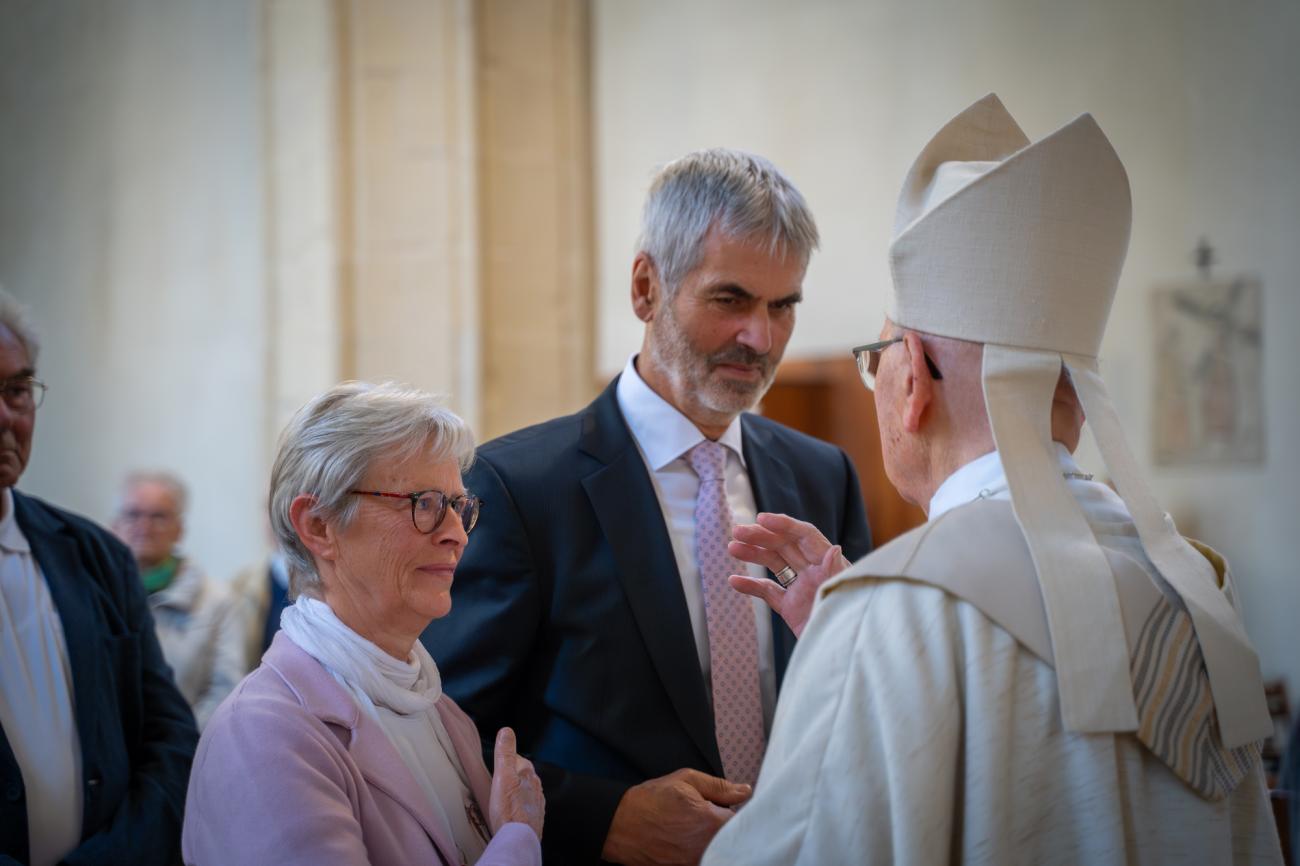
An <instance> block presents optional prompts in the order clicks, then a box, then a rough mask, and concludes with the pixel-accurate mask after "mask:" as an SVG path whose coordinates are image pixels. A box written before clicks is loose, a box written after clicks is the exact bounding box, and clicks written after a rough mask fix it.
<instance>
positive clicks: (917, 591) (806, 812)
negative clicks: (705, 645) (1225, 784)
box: [703, 480, 1282, 866]
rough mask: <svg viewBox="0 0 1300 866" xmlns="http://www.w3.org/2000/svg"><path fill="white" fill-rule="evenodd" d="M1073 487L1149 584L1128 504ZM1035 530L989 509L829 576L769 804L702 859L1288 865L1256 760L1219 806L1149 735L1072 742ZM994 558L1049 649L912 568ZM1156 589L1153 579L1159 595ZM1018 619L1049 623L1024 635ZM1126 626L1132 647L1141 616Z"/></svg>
mask: <svg viewBox="0 0 1300 866" xmlns="http://www.w3.org/2000/svg"><path fill="white" fill-rule="evenodd" d="M1069 488H1070V491H1071V493H1072V494H1074V495H1075V497H1076V498H1077V499H1078V500H1079V501H1080V504H1081V505H1082V507H1083V509H1084V512H1085V514H1086V515H1087V518H1088V522H1089V525H1090V526H1091V527H1092V528H1093V531H1094V533H1095V534H1096V535H1097V537H1098V541H1099V542H1100V543H1101V545H1102V547H1103V548H1104V549H1105V550H1106V551H1107V555H1108V557H1110V558H1111V561H1112V562H1113V563H1120V562H1122V563H1124V564H1125V565H1124V568H1125V569H1127V570H1128V572H1129V573H1130V574H1133V573H1135V574H1137V575H1138V577H1139V578H1141V575H1142V572H1143V571H1145V572H1146V573H1148V574H1150V573H1152V571H1153V570H1152V568H1151V565H1150V563H1149V561H1148V560H1147V559H1146V557H1145V555H1144V554H1143V552H1142V547H1141V544H1140V543H1139V542H1138V539H1137V536H1136V532H1135V531H1134V529H1133V527H1132V524H1131V522H1130V521H1128V520H1127V510H1126V509H1125V508H1124V504H1123V502H1122V501H1121V500H1119V498H1118V497H1116V496H1114V495H1113V493H1111V491H1110V490H1109V489H1108V488H1106V487H1104V486H1103V485H1100V484H1095V483H1092V482H1090V481H1083V480H1074V481H1071V482H1070V484H1069ZM986 493H987V494H989V495H986V496H985V497H984V498H988V499H996V498H998V496H999V494H1001V491H999V490H989V491H986ZM1003 495H1004V494H1003ZM940 529H941V530H942V531H936V530H940ZM991 530H992V531H991ZM1020 538H1021V535H1020V530H1019V528H1018V527H1017V525H1016V523H1015V516H1014V513H1013V512H1012V509H1011V507H1010V505H1009V503H1005V502H996V501H977V502H973V503H970V504H967V505H962V506H960V507H957V508H954V509H952V510H951V511H950V512H948V513H946V514H944V515H942V517H940V518H939V519H937V520H932V521H930V522H929V523H927V524H925V525H924V526H922V527H919V528H918V529H916V530H913V531H912V532H911V533H908V534H907V535H904V536H902V537H900V538H898V539H896V540H895V541H894V542H891V543H890V544H888V545H886V546H885V547H882V548H880V549H879V550H877V551H876V552H874V553H872V554H871V555H870V556H868V557H865V558H864V559H862V560H860V561H859V562H858V563H856V564H855V565H854V566H853V567H852V568H850V569H848V570H847V571H846V572H844V573H843V574H841V575H837V576H836V577H835V578H833V579H832V580H831V581H828V582H827V584H826V586H825V587H823V590H822V593H821V597H820V599H819V601H818V602H817V604H816V606H815V608H814V611H813V614H812V617H811V619H810V621H809V623H808V626H807V628H806V629H805V631H804V634H803V637H802V638H801V639H800V641H799V644H798V647H797V648H796V650H795V653H794V656H793V657H792V659H791V662H790V668H789V670H788V671H787V673H786V677H785V682H784V686H783V690H782V693H781V699H780V702H779V704H778V707H777V714H776V720H775V724H774V730H773V733H772V737H771V739H770V741H769V745H768V751H767V754H766V757H765V759H764V763H763V768H762V772H761V774H760V775H759V779H758V784H757V785H756V789H755V794H754V797H753V799H752V800H751V801H750V802H749V803H748V804H746V805H745V806H743V807H742V808H741V809H740V811H739V812H738V814H737V815H736V816H735V818H733V819H732V820H731V821H729V822H728V823H727V824H726V825H724V827H723V828H722V830H721V831H720V832H719V834H718V835H717V837H716V838H715V839H714V842H713V844H712V845H711V846H710V847H709V849H708V852H707V853H706V855H705V857H704V861H703V863H704V864H705V866H719V864H750V866H756V864H774V866H775V864H782V866H788V864H806V866H835V864H868V863H879V864H892V863H897V864H930V863H936V864H937V863H958V862H960V863H988V864H1018V863H1025V864H1094V863H1102V864H1111V863H1125V864H1159V863H1169V864H1185V863H1215V864H1221V863H1224V864H1226V863H1240V864H1245V863H1251V864H1255V863H1281V862H1282V860H1281V851H1280V848H1279V845H1278V839H1277V832H1276V829H1275V827H1274V824H1273V818H1272V814H1271V811H1270V804H1269V799H1268V794H1267V792H1266V791H1265V789H1264V784H1263V776H1262V771H1261V769H1260V766H1259V763H1258V760H1257V759H1256V760H1255V761H1254V764H1253V767H1251V769H1250V770H1249V772H1247V773H1246V775H1245V777H1244V779H1242V780H1241V781H1240V783H1239V784H1238V785H1237V786H1236V788H1235V789H1234V790H1233V791H1232V793H1231V794H1229V795H1228V796H1226V797H1223V798H1221V799H1218V800H1212V799H1207V798H1203V797H1202V796H1201V794H1198V793H1197V792H1196V791H1195V790H1193V789H1192V787H1190V786H1189V785H1187V784H1186V783H1184V781H1183V780H1182V779H1180V778H1179V777H1178V776H1177V775H1175V773H1174V772H1173V771H1172V770H1170V768H1169V767H1168V766H1166V764H1165V763H1163V762H1162V761H1161V760H1160V759H1159V758H1157V757H1156V756H1155V755H1154V754H1153V753H1152V752H1150V751H1149V750H1148V749H1147V748H1146V747H1144V746H1143V745H1142V744H1141V743H1140V742H1139V740H1138V738H1137V737H1136V736H1135V735H1134V734H1072V733H1067V732H1065V731H1064V729H1063V727H1062V723H1061V710H1060V696H1059V693H1058V686H1057V679H1056V674H1055V671H1054V670H1053V668H1052V666H1051V664H1050V663H1049V661H1045V660H1044V655H1046V657H1047V658H1048V659H1050V658H1051V650H1050V641H1049V640H1048V639H1047V631H1046V627H1045V619H1044V618H1043V615H1042V613H1041V610H1042V602H1041V598H1040V597H1038V595H1037V593H1036V592H1035V591H1034V590H1035V588H1036V586H1037V578H1036V576H1035V575H1034V571H1033V564H1032V560H1031V559H1030V558H1029V554H1028V551H1027V550H1026V549H1024V543H1023V540H1017V539H1020ZM991 539H992V540H991ZM1007 539H1010V542H1009V543H1008V542H1007ZM1016 545H1018V546H1019V547H1018V548H1017V550H1016V552H1015V553H1014V554H1012V553H1009V552H1008V551H1009V550H1010V549H1011V548H1012V547H1016ZM995 547H996V549H994V548H995ZM980 560H995V561H996V562H997V563H998V564H997V567H996V568H995V569H994V570H993V571H992V574H993V575H994V577H993V578H992V579H993V580H998V579H999V578H998V577H997V575H999V574H1000V573H1001V572H999V571H998V569H1000V568H1002V567H1003V565H1002V563H1003V562H1010V563H1013V564H1014V568H1016V569H1018V570H1019V571H1022V572H1025V573H1023V574H1021V573H1016V574H1014V575H1013V574H1008V576H1007V580H1006V584H1005V585H1008V586H1016V587H1019V589H1017V590H1016V591H1014V592H1010V593H1005V594H1004V596H1003V597H1002V598H1000V599H999V598H996V597H995V598H993V602H994V603H993V604H991V605H988V606H989V607H990V608H991V609H994V610H995V613H997V614H998V615H999V616H1000V618H1001V619H1003V620H1004V621H1005V622H1006V623H1007V624H1009V625H1010V627H1011V628H1013V629H1014V630H1015V631H1017V633H1020V634H1021V637H1022V638H1025V639H1027V640H1029V642H1030V643H1031V644H1032V645H1034V646H1036V647H1037V648H1038V652H1037V653H1035V652H1034V651H1032V650H1031V649H1030V648H1029V647H1028V646H1027V644H1026V643H1025V642H1024V640H1018V639H1017V638H1016V637H1013V636H1012V632H1011V631H1009V630H1008V628H1006V627H1004V626H1003V625H1001V624H999V623H998V622H997V621H995V619H994V618H991V617H990V616H989V615H986V613H985V612H982V611H981V610H980V609H977V608H976V607H975V606H974V605H972V604H971V603H969V602H967V601H964V600H962V599H961V598H960V597H958V595H956V594H954V593H952V592H950V591H947V590H945V589H943V588H940V587H939V586H937V585H935V581H927V580H925V579H924V576H923V577H922V578H921V579H908V577H903V576H901V575H909V576H910V574H911V572H910V571H909V569H913V568H916V569H920V570H925V569H930V570H931V573H932V572H933V571H934V570H935V568H936V565H935V563H939V565H940V568H939V570H943V569H944V568H946V569H947V571H948V573H950V574H958V575H960V574H962V573H967V572H969V573H973V572H976V571H979V570H980V568H979V567H977V566H976V565H975V563H977V562H978V561H980ZM921 563H926V565H924V566H922V565H921ZM877 566H879V567H877ZM882 574H883V575H889V576H890V577H887V578H885V579H880V578H879V577H876V575H882ZM981 579H985V578H981ZM940 582H942V581H940ZM954 582H955V583H960V582H961V578H960V577H959V578H957V580H956V581H954ZM1117 582H1118V576H1117ZM1139 582H1141V581H1139ZM1160 583H1162V581H1159V580H1151V581H1149V582H1148V585H1147V587H1146V588H1145V590H1143V591H1144V592H1146V593H1148V594H1151V597H1150V598H1147V601H1148V602H1149V601H1151V599H1152V598H1155V599H1158V598H1159V595H1158V594H1154V593H1155V592H1158V591H1163V590H1153V588H1155V587H1158V586H1159V584H1160ZM1026 588H1027V590H1026ZM1138 594H1139V595H1141V594H1142V592H1139V593H1138ZM995 595H996V594H995ZM1121 595H1123V587H1121ZM1126 598H1127V597H1126ZM1017 610H1019V612H1020V614H1023V613H1024V611H1026V610H1032V611H1033V616H1030V617H1027V618H1026V617H1023V616H1021V617H1020V618H1021V619H1022V620H1026V619H1027V620H1033V621H1032V622H1028V625H1027V626H1025V627H1023V628H1022V627H1020V625H1013V624H1011V623H1012V620H1014V619H1016V618H1017V616H1018V615H1019V614H1017ZM1004 614H1005V615H1004ZM1125 616H1126V619H1128V618H1130V617H1131V616H1132V615H1131V612H1130V607H1129V606H1127V602H1126V607H1125ZM1023 624H1024V623H1021V625H1023ZM1140 624H1141V623H1137V624H1136V625H1140ZM1126 632H1128V633H1129V636H1130V643H1131V644H1132V634H1133V632H1134V624H1132V623H1129V624H1127V627H1126Z"/></svg>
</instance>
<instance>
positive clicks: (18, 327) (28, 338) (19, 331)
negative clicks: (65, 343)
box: [0, 288, 41, 370]
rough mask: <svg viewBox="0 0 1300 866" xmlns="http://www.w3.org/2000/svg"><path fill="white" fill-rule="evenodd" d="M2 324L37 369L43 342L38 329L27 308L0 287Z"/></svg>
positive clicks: (30, 363)
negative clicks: (28, 314)
mask: <svg viewBox="0 0 1300 866" xmlns="http://www.w3.org/2000/svg"><path fill="white" fill-rule="evenodd" d="M0 325H4V326H5V327H6V328H8V329H9V330H10V331H11V332H12V333H13V335H14V336H15V337H17V338H18V342H20V343H22V344H23V350H24V351H26V352H27V363H28V365H30V366H31V368H32V369H33V370H35V369H36V356H37V355H39V354H40V353H41V343H40V340H39V339H37V337H36V330H35V329H34V328H33V327H32V325H31V322H30V320H29V319H28V317H27V308H26V307H24V306H23V305H22V304H21V303H19V302H18V299H17V298H15V297H14V296H13V295H11V294H9V293H8V292H6V291H5V290H4V289H3V288H0Z"/></svg>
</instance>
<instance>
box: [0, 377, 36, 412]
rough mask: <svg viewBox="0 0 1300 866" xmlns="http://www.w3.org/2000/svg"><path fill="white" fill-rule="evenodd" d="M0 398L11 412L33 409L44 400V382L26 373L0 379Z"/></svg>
mask: <svg viewBox="0 0 1300 866" xmlns="http://www.w3.org/2000/svg"><path fill="white" fill-rule="evenodd" d="M0 399H3V400H4V401H5V405H6V406H8V407H9V410H10V411H11V412H31V411H34V410H36V409H38V408H40V405H41V403H42V402H43V401H44V400H45V383H44V382H41V381H38V380H37V378H36V377H35V376H26V375H24V376H13V377H11V378H9V379H0Z"/></svg>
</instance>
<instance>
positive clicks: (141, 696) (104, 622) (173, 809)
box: [0, 291, 198, 866]
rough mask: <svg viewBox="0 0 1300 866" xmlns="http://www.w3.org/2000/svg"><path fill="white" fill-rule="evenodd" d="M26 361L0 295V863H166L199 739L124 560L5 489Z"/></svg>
mask: <svg viewBox="0 0 1300 866" xmlns="http://www.w3.org/2000/svg"><path fill="white" fill-rule="evenodd" d="M36 354H37V352H36V341H35V339H34V337H33V336H32V334H31V332H30V330H29V329H28V328H27V327H26V325H25V324H24V323H23V320H22V317H21V315H20V314H19V312H18V309H17V307H16V305H15V303H14V301H13V299H12V298H10V297H9V296H8V295H7V294H6V293H4V292H3V291H0V866H12V864H17V863H33V864H49V863H56V862H57V863H68V864H110V863H122V864H126V863H131V864H160V866H161V864H169V863H177V862H179V861H180V830H181V817H182V813H183V811H184V805H185V786H186V783H187V781H188V778H189V771H190V762H191V760H192V759H193V756H194V748H195V745H196V744H197V742H198V732H197V731H196V729H195V727H194V717H193V716H192V715H191V714H190V709H189V707H188V706H187V705H186V703H185V699H184V698H183V697H181V694H180V692H179V691H177V689H176V686H175V685H174V684H173V682H172V676H171V671H170V670H169V669H168V668H167V665H166V664H165V663H164V662H163V657H162V652H161V650H160V649H159V648H158V639H157V637H155V635H154V629H153V621H152V619H151V618H150V616H149V609H148V607H147V606H146V604H145V598H144V590H143V588H142V587H141V585H140V579H139V577H138V576H137V574H136V568H135V561H134V559H133V558H132V556H131V552H130V551H129V550H127V548H126V547H125V546H123V545H122V543H121V542H119V541H118V540H117V539H115V538H114V537H113V536H112V535H111V534H109V532H108V531H107V530H105V529H102V528H101V527H99V526H96V525H95V524H93V523H91V522H90V521H88V520H85V519H83V518H80V517H77V516H75V515H73V514H69V513H68V512H66V511H62V510H60V509H58V508H54V507H53V506H51V505H47V504H46V503H44V502H42V501H40V500H39V499H35V498H33V497H30V496H24V495H23V494H21V493H19V492H18V491H16V490H14V489H13V488H14V484H16V483H17V481H18V478H19V476H20V475H21V474H22V472H23V469H24V468H25V467H26V465H27V458H28V456H29V455H30V453H31V443H32V431H33V427H34V422H35V418H36V408H37V407H38V406H39V405H40V402H41V398H42V397H43V396H44V392H45V386H44V385H43V384H42V383H40V382H39V381H37V379H36V369H35V367H36Z"/></svg>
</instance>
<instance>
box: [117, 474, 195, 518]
mask: <svg viewBox="0 0 1300 866" xmlns="http://www.w3.org/2000/svg"><path fill="white" fill-rule="evenodd" d="M141 484H157V485H158V486H159V487H165V488H167V490H168V492H170V493H171V495H172V499H173V500H175V502H176V516H177V517H183V516H184V515H185V509H186V507H187V506H188V505H189V502H190V492H189V489H188V488H186V486H185V482H184V481H182V480H181V479H180V476H178V475H176V474H175V473H173V472H168V471H166V470H165V469H140V470H137V471H135V472H132V473H131V474H129V475H127V476H126V478H124V479H123V480H122V492H121V497H122V498H121V501H120V504H119V507H118V510H119V511H121V510H122V505H125V500H126V496H127V494H128V493H130V492H131V491H132V490H134V489H135V488H136V487H138V486H139V485H141Z"/></svg>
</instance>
